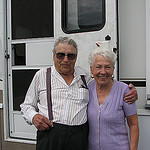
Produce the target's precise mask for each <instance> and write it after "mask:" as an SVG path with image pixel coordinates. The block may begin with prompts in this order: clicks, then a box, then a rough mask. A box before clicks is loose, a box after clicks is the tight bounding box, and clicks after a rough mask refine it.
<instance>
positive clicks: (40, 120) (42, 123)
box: [33, 114, 53, 131]
mask: <svg viewBox="0 0 150 150" xmlns="http://www.w3.org/2000/svg"><path fill="white" fill-rule="evenodd" d="M33 124H34V125H35V127H36V128H37V129H38V130H40V131H43V130H49V127H53V123H52V122H51V121H50V120H48V119H47V118H46V117H44V116H42V115H40V114H36V115H35V116H34V117H33Z"/></svg>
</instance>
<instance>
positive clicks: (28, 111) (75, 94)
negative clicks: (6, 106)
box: [20, 66, 90, 125]
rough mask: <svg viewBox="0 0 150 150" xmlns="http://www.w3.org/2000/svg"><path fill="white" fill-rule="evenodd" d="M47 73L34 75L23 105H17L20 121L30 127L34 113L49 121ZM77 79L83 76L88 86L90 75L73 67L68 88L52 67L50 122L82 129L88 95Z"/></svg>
mask: <svg viewBox="0 0 150 150" xmlns="http://www.w3.org/2000/svg"><path fill="white" fill-rule="evenodd" d="M46 72H47V69H46V68H45V69H40V70H39V71H38V72H37V73H36V74H35V76H34V78H33V80H32V83H31V85H30V87H29V89H28V91H27V94H26V97H25V101H24V103H22V104H21V105H20V107H21V112H22V114H23V117H24V118H25V120H26V121H27V123H29V124H32V119H33V117H34V116H35V114H37V113H39V114H41V115H43V116H45V117H47V118H48V107H47V91H46ZM80 75H84V76H85V79H86V82H87V84H88V82H89V81H90V76H89V74H88V73H86V72H85V71H84V70H83V69H82V68H79V67H75V71H74V79H73V81H72V83H71V84H70V85H69V86H68V85H67V83H66V82H65V80H64V79H63V78H62V76H61V75H60V74H59V73H58V72H57V71H56V69H55V67H54V66H53V67H51V91H52V95H51V96H52V110H53V118H54V119H53V122H57V123H61V124H66V125H81V124H83V123H85V122H86V121H87V104H88V102H89V91H88V89H86V88H82V85H84V83H83V81H82V80H81V76H80Z"/></svg>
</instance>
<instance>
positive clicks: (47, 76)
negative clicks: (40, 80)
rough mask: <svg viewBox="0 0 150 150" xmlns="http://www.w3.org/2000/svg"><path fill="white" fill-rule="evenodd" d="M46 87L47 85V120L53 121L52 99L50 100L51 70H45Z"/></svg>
mask: <svg viewBox="0 0 150 150" xmlns="http://www.w3.org/2000/svg"><path fill="white" fill-rule="evenodd" d="M46 85H47V105H48V115H49V119H50V120H53V113H52V98H51V68H47V74H46Z"/></svg>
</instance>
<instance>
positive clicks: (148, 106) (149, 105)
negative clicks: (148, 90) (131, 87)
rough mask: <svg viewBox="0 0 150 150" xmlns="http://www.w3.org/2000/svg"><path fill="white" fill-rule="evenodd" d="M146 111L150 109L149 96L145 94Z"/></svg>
mask: <svg viewBox="0 0 150 150" xmlns="http://www.w3.org/2000/svg"><path fill="white" fill-rule="evenodd" d="M145 108H146V109H150V94H147V104H145Z"/></svg>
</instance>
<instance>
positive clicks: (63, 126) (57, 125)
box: [53, 122, 88, 130]
mask: <svg viewBox="0 0 150 150" xmlns="http://www.w3.org/2000/svg"><path fill="white" fill-rule="evenodd" d="M53 125H54V126H53V128H58V129H79V130H80V129H81V130H82V129H83V128H85V127H87V126H88V123H87V122H86V123H84V124H82V125H65V124H60V123H55V122H53Z"/></svg>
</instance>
